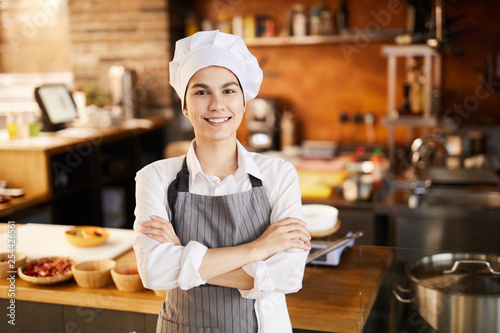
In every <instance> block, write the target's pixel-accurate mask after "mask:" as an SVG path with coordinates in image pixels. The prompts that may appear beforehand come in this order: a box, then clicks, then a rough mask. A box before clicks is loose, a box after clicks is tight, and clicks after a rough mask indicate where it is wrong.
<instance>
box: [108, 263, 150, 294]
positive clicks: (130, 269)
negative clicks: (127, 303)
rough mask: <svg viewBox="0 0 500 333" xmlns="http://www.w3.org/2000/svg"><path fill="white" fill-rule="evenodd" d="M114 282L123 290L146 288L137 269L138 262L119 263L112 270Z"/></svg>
mask: <svg viewBox="0 0 500 333" xmlns="http://www.w3.org/2000/svg"><path fill="white" fill-rule="evenodd" d="M111 277H112V278H113V282H114V283H115V285H116V288H118V289H119V290H121V291H141V290H144V286H143V284H142V280H141V277H140V276H139V272H138V271H137V264H136V263H124V264H119V265H117V266H116V267H115V268H113V269H112V270H111Z"/></svg>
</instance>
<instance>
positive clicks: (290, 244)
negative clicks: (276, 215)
mask: <svg viewBox="0 0 500 333" xmlns="http://www.w3.org/2000/svg"><path fill="white" fill-rule="evenodd" d="M252 243H253V245H254V246H255V247H256V248H257V250H258V251H260V252H261V253H262V260H265V259H267V258H269V257H271V256H272V255H274V254H276V253H278V252H282V251H286V250H289V249H292V248H296V249H301V250H304V251H309V250H310V249H311V235H310V234H309V231H308V230H307V229H306V223H305V222H303V221H301V220H299V219H296V218H292V217H288V218H286V219H283V220H281V221H279V222H276V223H273V224H271V225H270V226H269V227H267V229H266V231H264V233H263V234H262V235H261V236H260V237H259V238H257V239H256V240H255V241H253V242H252Z"/></svg>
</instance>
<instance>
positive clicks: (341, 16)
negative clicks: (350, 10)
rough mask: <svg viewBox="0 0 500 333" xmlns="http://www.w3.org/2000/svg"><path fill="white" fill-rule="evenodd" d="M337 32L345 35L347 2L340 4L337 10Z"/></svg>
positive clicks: (343, 1) (344, 0) (343, 0)
mask: <svg viewBox="0 0 500 333" xmlns="http://www.w3.org/2000/svg"><path fill="white" fill-rule="evenodd" d="M337 32H338V33H339V34H345V33H346V32H347V1H346V0H342V1H341V2H340V6H339V9H338V10H337Z"/></svg>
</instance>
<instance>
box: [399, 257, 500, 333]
mask: <svg viewBox="0 0 500 333" xmlns="http://www.w3.org/2000/svg"><path fill="white" fill-rule="evenodd" d="M405 274H406V276H407V277H408V278H409V279H410V288H409V289H403V288H401V287H400V286H395V288H394V289H393V294H394V296H395V297H396V298H397V299H398V300H399V301H400V302H403V303H412V304H413V306H414V308H415V310H417V311H418V312H419V314H420V315H421V316H422V318H424V319H425V320H426V321H427V322H428V323H429V324H430V325H431V326H432V327H433V328H434V329H435V330H437V331H439V332H450V333H451V332H453V333H465V332H500V316H499V315H498V314H499V313H500V256H498V255H486V254H471V253H438V254H433V255H430V256H425V257H422V258H418V259H415V260H412V261H410V262H409V263H407V265H406V266H405Z"/></svg>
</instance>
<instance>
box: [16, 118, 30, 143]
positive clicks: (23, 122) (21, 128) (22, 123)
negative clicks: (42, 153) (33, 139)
mask: <svg viewBox="0 0 500 333" xmlns="http://www.w3.org/2000/svg"><path fill="white" fill-rule="evenodd" d="M17 135H18V137H19V138H27V137H29V135H30V125H29V120H28V112H23V113H22V114H20V115H18V116H17Z"/></svg>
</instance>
